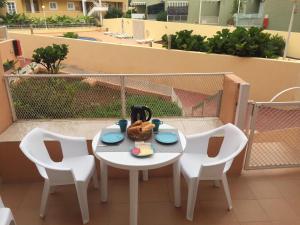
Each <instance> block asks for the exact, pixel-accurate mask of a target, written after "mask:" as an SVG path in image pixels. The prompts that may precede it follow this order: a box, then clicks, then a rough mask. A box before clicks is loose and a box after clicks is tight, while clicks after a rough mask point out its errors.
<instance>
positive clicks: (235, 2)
mask: <svg viewBox="0 0 300 225" xmlns="http://www.w3.org/2000/svg"><path fill="white" fill-rule="evenodd" d="M238 8H239V0H233V3H232V11H231V13H232V15H233V14H235V13H237V11H238Z"/></svg>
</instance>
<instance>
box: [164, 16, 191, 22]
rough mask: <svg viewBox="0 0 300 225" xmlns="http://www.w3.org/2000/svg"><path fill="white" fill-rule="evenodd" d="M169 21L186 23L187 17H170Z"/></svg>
mask: <svg viewBox="0 0 300 225" xmlns="http://www.w3.org/2000/svg"><path fill="white" fill-rule="evenodd" d="M168 21H177V22H178V21H179V22H186V21H187V15H168Z"/></svg>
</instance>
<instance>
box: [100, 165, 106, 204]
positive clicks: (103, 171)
mask: <svg viewBox="0 0 300 225" xmlns="http://www.w3.org/2000/svg"><path fill="white" fill-rule="evenodd" d="M100 186H101V201H102V202H107V165H106V164H105V162H103V161H100Z"/></svg>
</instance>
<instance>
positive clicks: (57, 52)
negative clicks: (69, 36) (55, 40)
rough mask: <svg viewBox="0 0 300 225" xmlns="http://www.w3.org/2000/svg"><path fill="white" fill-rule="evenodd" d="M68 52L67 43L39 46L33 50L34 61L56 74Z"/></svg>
mask: <svg viewBox="0 0 300 225" xmlns="http://www.w3.org/2000/svg"><path fill="white" fill-rule="evenodd" d="M68 52H69V48H68V46H67V45H65V44H62V45H57V44H53V45H52V46H47V47H45V48H43V47H41V48H37V49H35V50H34V51H33V55H32V62H36V63H38V64H40V65H42V66H44V67H45V68H46V69H47V71H48V73H52V74H55V73H58V72H59V69H60V63H61V61H62V60H64V59H66V58H67V54H68Z"/></svg>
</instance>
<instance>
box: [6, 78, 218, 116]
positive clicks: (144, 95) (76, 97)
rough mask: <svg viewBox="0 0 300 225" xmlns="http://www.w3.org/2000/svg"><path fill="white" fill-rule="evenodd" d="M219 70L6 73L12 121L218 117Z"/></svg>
mask: <svg viewBox="0 0 300 225" xmlns="http://www.w3.org/2000/svg"><path fill="white" fill-rule="evenodd" d="M223 78H224V74H141V75H132V74H131V75H120V74H106V75H103V74H99V75H89V74H87V75H72V74H68V75H49V74H47V75H38V74H37V75H9V76H6V77H5V79H6V83H7V86H8V90H9V95H10V98H11V105H12V106H13V108H14V111H15V119H63V118H115V117H118V118H119V117H129V115H130V107H131V106H132V105H146V106H148V107H149V108H151V109H152V111H153V116H159V117H175V116H176V117H181V116H194V117H204V116H218V114H219V108H220V100H221V98H220V96H221V94H222V89H223Z"/></svg>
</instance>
